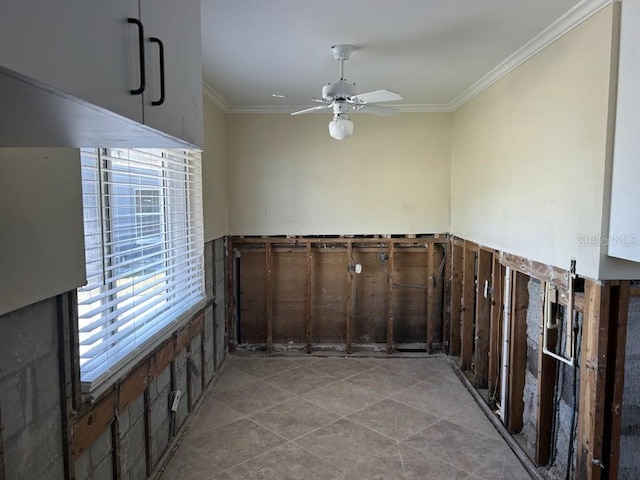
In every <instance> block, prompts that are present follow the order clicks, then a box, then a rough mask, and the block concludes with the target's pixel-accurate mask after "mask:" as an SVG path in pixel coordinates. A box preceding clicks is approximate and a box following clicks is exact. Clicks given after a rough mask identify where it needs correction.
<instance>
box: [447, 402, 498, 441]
mask: <svg viewBox="0 0 640 480" xmlns="http://www.w3.org/2000/svg"><path fill="white" fill-rule="evenodd" d="M447 420H449V421H450V422H453V423H457V424H458V425H462V426H464V427H468V428H472V429H473V430H475V431H476V432H480V433H482V434H483V435H487V436H489V437H494V438H499V439H501V438H502V437H501V436H500V433H498V431H497V430H496V429H495V427H494V426H493V425H492V424H491V421H489V419H488V418H487V417H486V416H485V415H484V413H483V412H482V411H480V408H479V407H478V405H477V404H476V403H469V404H468V405H465V406H464V407H462V408H461V409H460V410H458V411H457V412H454V413H452V414H451V415H449V416H448V417H447ZM505 445H506V443H505Z"/></svg>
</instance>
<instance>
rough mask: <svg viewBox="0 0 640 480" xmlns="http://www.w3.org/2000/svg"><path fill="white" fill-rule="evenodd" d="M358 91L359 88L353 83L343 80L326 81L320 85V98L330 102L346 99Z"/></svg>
mask: <svg viewBox="0 0 640 480" xmlns="http://www.w3.org/2000/svg"><path fill="white" fill-rule="evenodd" d="M359 93H360V89H359V88H358V87H357V86H356V84H355V83H347V82H344V81H340V82H336V83H328V84H327V85H325V86H324V87H322V98H323V99H325V100H328V101H330V102H333V101H334V100H346V99H348V98H351V97H353V96H354V95H358V94H359Z"/></svg>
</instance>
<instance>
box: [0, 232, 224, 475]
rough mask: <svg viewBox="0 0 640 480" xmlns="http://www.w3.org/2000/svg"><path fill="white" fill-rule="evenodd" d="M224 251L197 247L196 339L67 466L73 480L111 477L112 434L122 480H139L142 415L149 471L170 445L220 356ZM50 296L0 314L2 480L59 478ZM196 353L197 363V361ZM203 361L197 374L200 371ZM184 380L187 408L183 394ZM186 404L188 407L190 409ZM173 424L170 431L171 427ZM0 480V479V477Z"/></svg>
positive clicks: (54, 322)
mask: <svg viewBox="0 0 640 480" xmlns="http://www.w3.org/2000/svg"><path fill="white" fill-rule="evenodd" d="M224 268H225V250H224V239H219V240H216V241H214V242H208V243H207V244H206V245H205V272H206V275H205V289H206V294H207V307H206V308H205V309H204V312H203V313H204V325H203V333H202V334H196V335H195V336H194V337H193V338H191V339H190V341H189V347H188V349H184V350H183V351H182V352H179V353H178V354H177V356H176V358H175V359H174V361H173V362H172V363H171V364H170V365H168V366H167V367H166V368H165V369H164V370H163V371H162V372H160V374H159V375H158V376H156V377H155V378H154V379H152V380H151V381H150V383H149V386H148V389H147V396H148V400H149V404H148V411H147V412H145V394H144V393H141V394H140V395H139V396H138V397H137V398H136V399H135V400H134V401H133V402H132V403H130V404H129V405H128V406H127V407H126V408H124V409H123V410H122V411H119V412H117V429H116V428H115V424H112V425H109V426H108V427H107V428H106V429H105V430H104V432H102V433H101V434H100V436H99V438H98V439H97V440H96V441H95V442H94V443H93V444H92V445H91V446H90V447H89V448H88V449H87V450H85V451H84V452H83V453H82V454H81V455H80V456H79V457H78V458H77V459H76V460H75V462H74V463H75V472H76V478H77V479H78V480H102V479H112V478H114V473H115V472H114V471H113V470H114V465H117V463H118V462H114V458H113V455H114V451H115V450H116V449H115V445H113V442H112V428H113V429H114V431H115V432H116V435H118V438H119V443H120V448H119V449H117V450H118V451H119V452H120V455H119V459H118V460H119V464H120V477H119V478H121V479H122V480H144V479H146V478H147V465H146V464H147V459H146V449H147V446H146V445H145V429H146V421H145V417H146V418H148V421H149V431H150V433H151V437H150V438H151V442H150V445H149V450H150V453H151V465H152V469H157V468H158V467H159V462H160V460H161V459H162V456H163V455H164V454H165V453H166V452H167V449H168V447H169V445H170V443H171V441H173V440H174V438H175V437H174V432H175V431H177V429H178V428H179V427H180V426H181V425H183V424H184V422H185V421H186V420H187V418H188V416H189V414H190V413H191V412H193V409H194V407H195V405H196V404H197V402H198V400H199V399H200V398H201V397H202V394H203V388H202V384H203V379H202V376H203V375H204V383H205V385H208V384H209V383H210V382H211V380H212V379H213V378H214V376H215V374H216V371H217V370H218V368H219V366H220V364H221V363H222V361H223V360H224V358H225V354H226V342H225V303H224V299H225V294H224V290H225V285H226V283H225V275H224ZM58 322H59V320H58V305H57V298H56V297H53V298H50V299H47V300H44V301H42V302H39V303H36V304H34V305H30V306H28V307H25V308H22V309H19V310H16V311H14V312H11V313H8V314H6V315H3V316H0V415H1V416H0V427H1V430H0V435H1V437H0V438H2V442H3V443H2V446H3V448H4V455H3V457H4V462H5V472H4V474H5V478H6V479H7V480H22V479H25V480H32V479H38V480H59V479H63V478H65V473H64V450H63V432H62V415H61V412H62V409H61V393H60V392H61V378H60V374H59V361H60V359H59V354H58V351H59V347H58V344H59V343H58V342H59V332H58ZM203 355H204V359H203V358H202V356H203ZM203 360H204V368H203ZM188 380H189V381H190V387H189V388H190V392H191V395H190V397H191V402H189V395H188V394H187V391H188V387H187V381H188ZM176 389H179V390H181V391H182V393H183V396H182V400H181V401H180V406H179V408H178V412H176V414H175V416H174V415H173V414H172V412H171V410H170V404H169V402H170V401H171V400H172V398H173V392H174V391H175V390H176ZM190 403H191V404H190ZM174 424H175V426H174ZM0 476H1V475H0Z"/></svg>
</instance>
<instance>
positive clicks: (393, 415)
mask: <svg viewBox="0 0 640 480" xmlns="http://www.w3.org/2000/svg"><path fill="white" fill-rule="evenodd" d="M349 419H350V420H353V421H354V422H356V423H359V424H360V425H363V426H365V427H368V428H370V429H372V430H375V431H376V432H379V433H382V434H384V435H387V436H388V437H392V438H395V439H396V440H402V439H404V438H407V437H410V436H412V435H415V434H416V433H418V432H419V431H420V430H422V429H423V428H426V427H428V426H429V425H432V424H434V423H436V422H437V421H438V420H439V418H438V417H435V416H433V415H431V414H429V413H426V412H423V411H422V410H418V409H415V408H413V407H409V406H407V405H403V404H401V403H398V402H394V401H393V400H390V399H386V400H382V401H381V402H378V403H374V404H373V405H371V406H369V407H367V408H365V409H364V410H360V411H359V412H357V413H354V414H353V415H351V416H349Z"/></svg>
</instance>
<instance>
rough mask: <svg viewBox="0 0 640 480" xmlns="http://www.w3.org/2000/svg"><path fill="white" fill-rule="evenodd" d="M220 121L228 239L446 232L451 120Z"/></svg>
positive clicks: (410, 116)
mask: <svg viewBox="0 0 640 480" xmlns="http://www.w3.org/2000/svg"><path fill="white" fill-rule="evenodd" d="M351 118H352V120H353V122H354V123H355V132H354V135H353V137H351V138H348V139H346V140H343V141H337V140H334V139H332V138H331V137H329V133H328V130H327V124H328V122H329V121H330V120H331V115H327V114H325V115H323V114H310V115H302V116H298V117H291V116H290V115H277V114H266V115H229V116H228V118H227V122H228V123H227V124H228V141H229V146H228V148H229V150H228V152H229V219H230V220H229V222H230V231H231V233H232V234H234V235H275V234H291V235H293V234H296V235H303V234H308V235H313V234H317V235H319V234H372V233H432V232H446V231H448V229H449V193H450V192H449V190H450V155H451V114H447V113H438V114H434V113H401V114H398V115H396V116H394V117H390V118H379V117H373V116H369V115H365V114H354V115H352V116H351Z"/></svg>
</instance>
